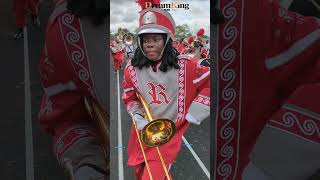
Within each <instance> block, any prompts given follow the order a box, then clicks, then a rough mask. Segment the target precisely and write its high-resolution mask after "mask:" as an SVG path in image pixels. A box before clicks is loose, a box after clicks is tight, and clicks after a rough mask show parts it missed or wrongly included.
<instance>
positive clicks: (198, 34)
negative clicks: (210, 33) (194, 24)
mask: <svg viewBox="0 0 320 180" xmlns="http://www.w3.org/2000/svg"><path fill="white" fill-rule="evenodd" d="M203 35H204V29H203V28H200V29H199V31H198V32H197V36H203Z"/></svg>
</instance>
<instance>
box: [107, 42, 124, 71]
mask: <svg viewBox="0 0 320 180" xmlns="http://www.w3.org/2000/svg"><path fill="white" fill-rule="evenodd" d="M110 49H111V53H112V60H113V69H114V70H115V71H118V70H119V69H120V67H121V65H122V63H123V61H124V57H125V56H124V54H125V48H124V46H123V44H122V43H121V42H119V43H117V42H116V41H112V42H111V44H110Z"/></svg>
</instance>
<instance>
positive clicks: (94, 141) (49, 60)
mask: <svg viewBox="0 0 320 180" xmlns="http://www.w3.org/2000/svg"><path fill="white" fill-rule="evenodd" d="M55 3H56V5H55V8H54V11H53V13H52V14H51V16H50V18H49V21H48V25H47V31H46V37H45V47H44V50H43V54H42V57H41V60H40V77H41V82H42V87H43V90H44V94H43V98H42V102H41V107H40V113H39V119H40V124H41V126H42V128H44V129H45V131H46V132H47V133H48V134H50V135H51V136H52V138H53V147H54V149H53V151H54V154H55V156H56V158H57V160H58V162H59V164H60V165H61V166H63V167H65V168H67V169H68V170H69V173H70V174H73V176H74V178H75V180H91V179H104V180H105V179H109V173H110V172H109V148H108V146H109V144H108V139H105V138H108V137H104V136H103V135H102V134H101V133H100V130H101V129H100V128H101V127H99V126H98V125H97V123H96V121H95V119H94V118H93V116H90V114H89V112H88V109H86V107H88V106H86V104H85V98H86V99H89V100H91V102H94V103H95V104H96V105H97V107H100V110H102V111H104V112H106V111H107V109H108V103H109V100H108V98H109V93H107V91H108V90H107V87H108V86H107V76H108V73H107V64H108V62H107V61H106V59H107V49H106V46H105V44H106V42H107V37H106V33H105V32H106V23H105V17H106V15H107V1H104V0H91V1H87V0H58V1H56V2H55ZM106 126H107V125H106ZM107 128H108V127H107ZM105 135H106V136H107V135H108V134H105Z"/></svg>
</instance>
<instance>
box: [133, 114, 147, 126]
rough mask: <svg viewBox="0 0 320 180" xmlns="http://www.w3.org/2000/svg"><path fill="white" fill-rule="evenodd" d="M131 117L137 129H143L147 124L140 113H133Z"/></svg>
mask: <svg viewBox="0 0 320 180" xmlns="http://www.w3.org/2000/svg"><path fill="white" fill-rule="evenodd" d="M132 118H133V120H134V122H136V125H137V128H138V130H141V129H143V128H144V126H145V125H147V124H148V121H147V120H146V119H145V118H144V117H143V116H142V115H141V114H134V115H133V116H132Z"/></svg>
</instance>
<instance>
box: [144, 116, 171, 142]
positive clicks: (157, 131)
mask: <svg viewBox="0 0 320 180" xmlns="http://www.w3.org/2000/svg"><path fill="white" fill-rule="evenodd" d="M175 130H176V129H175V124H174V122H173V121H171V120H169V119H155V120H152V121H151V122H149V123H148V124H147V125H146V126H145V127H144V128H143V130H142V132H141V140H142V142H143V143H144V144H145V145H147V146H149V147H157V146H160V145H162V144H165V143H167V142H168V141H169V140H170V139H171V138H172V137H173V135H174V133H175Z"/></svg>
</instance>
